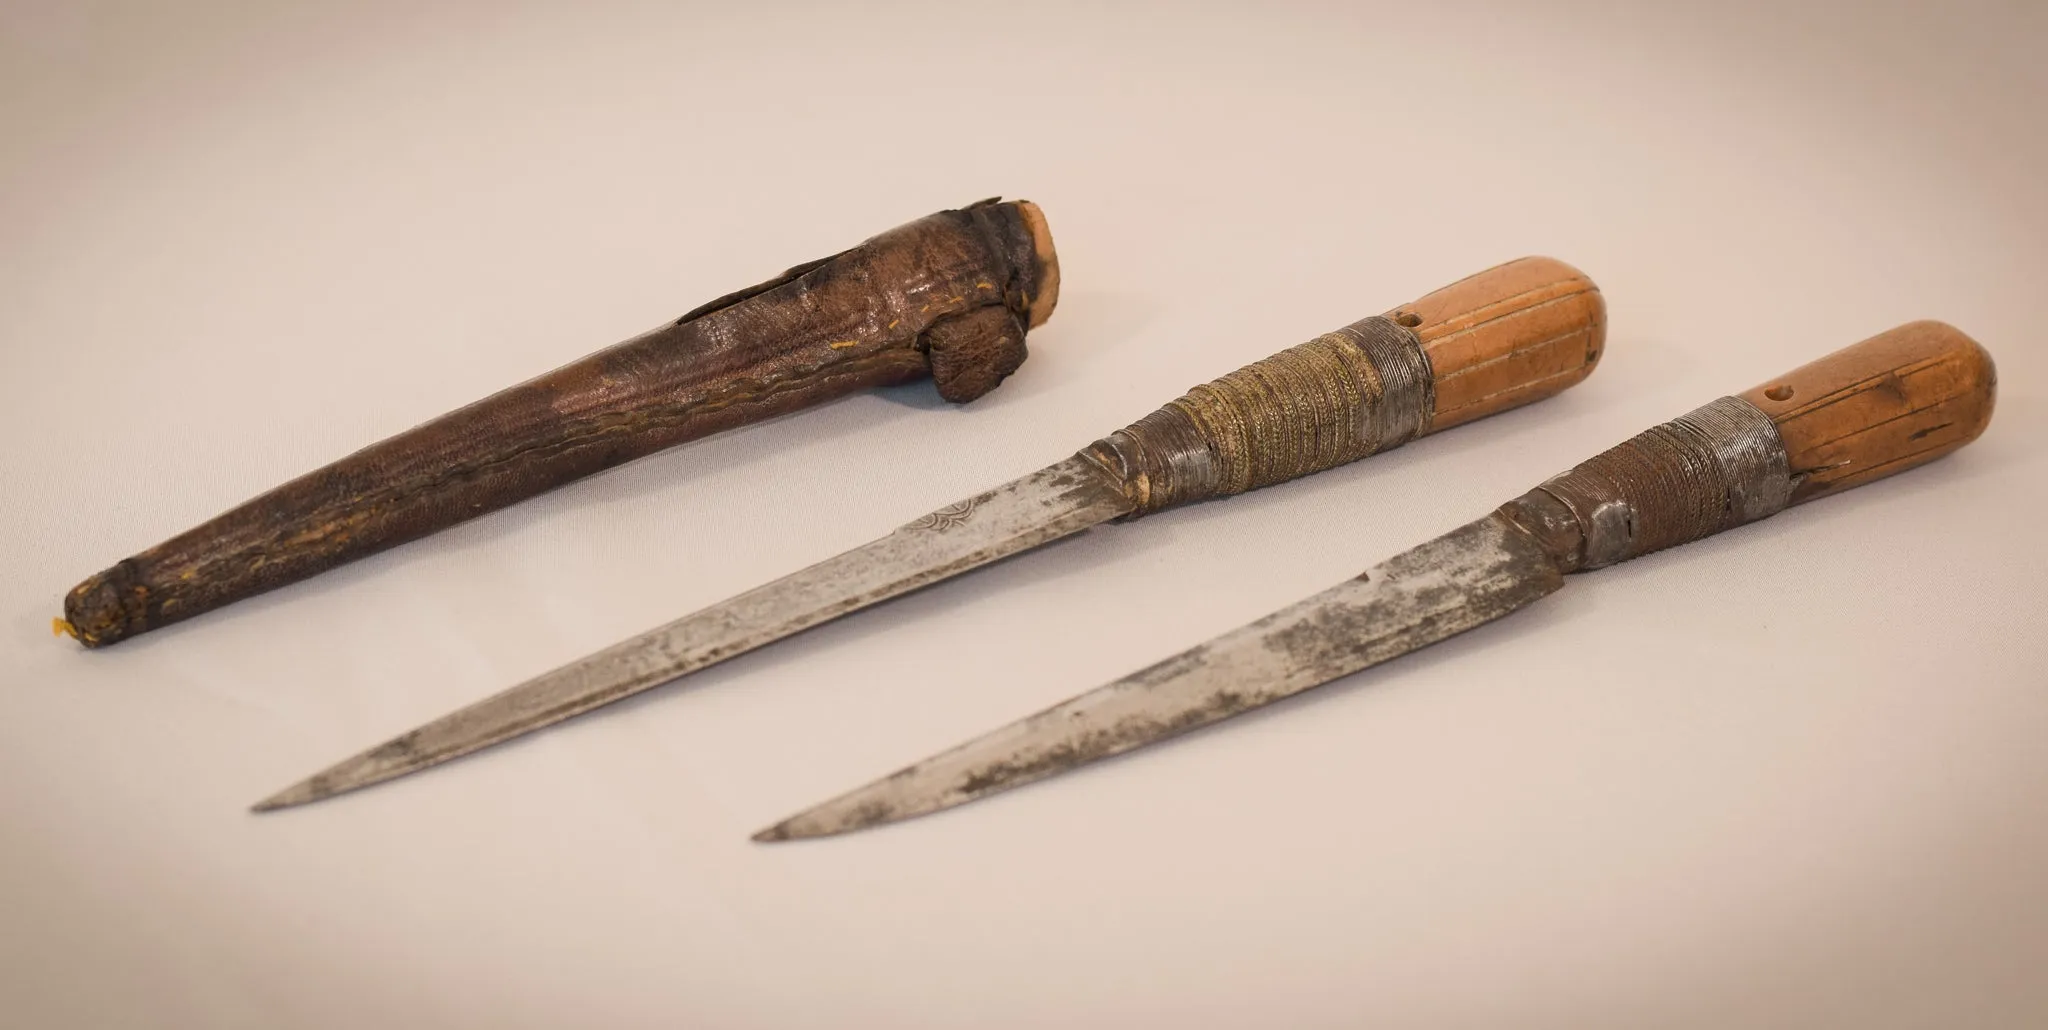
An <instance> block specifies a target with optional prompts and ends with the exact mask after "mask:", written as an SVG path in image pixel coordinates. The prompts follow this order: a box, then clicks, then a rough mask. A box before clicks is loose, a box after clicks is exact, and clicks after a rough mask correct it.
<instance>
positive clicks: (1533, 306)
mask: <svg viewBox="0 0 2048 1030" xmlns="http://www.w3.org/2000/svg"><path fill="white" fill-rule="evenodd" d="M1387 317H1388V318H1391V319H1393V320H1394V321H1395V322H1397V323H1399V324H1400V325H1403V326H1406V327H1407V328H1408V329H1410V330H1412V331H1413V332H1414V333H1415V335H1416V338H1418V339H1420V340H1421V341H1422V349H1423V351H1424V352H1425V353H1427V354H1428V355H1429V365H1430V369H1431V371H1432V372H1433V374H1434V376H1435V378H1436V411H1435V414H1434V416H1433V417H1432V418H1431V419H1430V425H1429V431H1430V432H1435V431H1437V430H1439V429H1448V428H1450V427H1451V426H1455V425H1459V424H1461V423H1465V422H1470V421H1472V420H1473V419H1476V418H1484V417H1485V416H1487V415H1492V414H1495V413H1497V412H1502V411H1506V410H1508V409H1509V408H1518V407H1521V406H1522V405H1524V404H1527V403H1529V402H1530V401H1540V400H1542V399H1543V398H1545V397H1549V396H1551V395H1553V394H1556V393H1559V392H1561V391H1563V390H1564V389H1565V388H1566V387H1569V386H1572V385H1573V384H1575V383H1577V382H1579V381H1580V380H1582V379H1584V378H1586V377H1587V376H1589V375H1592V374H1593V366H1595V365H1597V364H1599V362H1600V352H1601V349H1602V345H1603V344H1605V343H1606V340H1607V304H1606V302H1605V301H1604V300H1602V299H1601V296H1600V288H1599V287H1597V286H1595V285H1593V281H1592V280H1591V279H1588V278H1586V276H1585V274H1584V273H1583V272H1580V271H1579V270H1578V269H1576V268H1573V267H1572V266H1570V265H1567V264H1565V263H1564V262H1562V261H1559V260H1556V259H1555V258H1547V257H1525V258H1522V259H1520V260H1518V261H1510V262H1508V263H1507V264H1504V265H1495V266H1494V267H1492V268H1489V269H1487V270H1486V271H1484V272H1481V273H1479V274H1478V275H1474V276H1469V277H1467V278H1464V279H1460V280H1458V281H1457V282H1454V283H1452V284H1451V285H1449V286H1446V287H1444V288H1443V289H1441V290H1437V291H1436V292H1434V293H1431V294H1429V295H1428V296H1426V297H1423V298H1421V299H1420V300H1417V301H1415V302H1414V303H1412V304H1403V305H1402V306H1400V307H1398V308H1395V309H1394V310H1392V311H1389V312H1387Z"/></svg>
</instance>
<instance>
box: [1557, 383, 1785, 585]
mask: <svg viewBox="0 0 2048 1030" xmlns="http://www.w3.org/2000/svg"><path fill="white" fill-rule="evenodd" d="M1792 485H1793V481H1792V474H1791V470H1790V468H1789V465H1788V463H1787V460H1786V457H1785V443H1784V441H1783V440H1781V439H1780V438H1779V436H1778V427H1777V426H1776V425H1775V424H1773V423H1772V422H1771V419H1770V416H1768V415H1765V414H1764V413H1763V412H1762V411H1759V410H1757V408H1756V406H1755V405H1753V404H1751V403H1749V402H1748V401H1745V400H1743V399H1742V398H1740V397H1723V398H1721V399H1720V400H1717V401H1714V402H1713V403H1711V404H1707V405H1705V406H1703V407H1700V408H1697V409H1695V410H1693V411H1691V412H1689V413H1687V414H1685V415H1683V416H1680V417H1679V418H1676V419H1673V420H1671V421H1669V422H1666V423H1664V424H1663V425H1660V426H1656V427H1654V428H1652V429H1650V430H1648V431H1647V432H1644V433H1641V434H1639V435H1637V436H1636V437H1635V438H1634V439H1631V440H1629V441H1627V442H1625V443H1623V444H1621V445H1619V446H1616V447H1614V448H1612V449H1610V450H1608V451H1606V452H1604V453H1602V454H1599V455H1597V456H1595V457H1593V458H1591V459H1589V460H1587V461H1585V462H1582V463H1581V464H1579V465H1578V466H1577V467H1575V468H1573V469H1572V470H1571V471H1569V472H1566V473H1563V474H1561V475H1558V476H1553V477H1551V478H1550V479H1549V480H1547V481H1545V482H1544V483H1543V485H1542V486H1540V487H1538V488H1537V489H1536V490H1535V491H1533V492H1532V496H1533V494H1537V493H1540V494H1546V495H1548V497H1549V498H1552V499H1555V501H1556V502H1558V503H1561V504H1562V505H1563V506H1564V507H1565V509H1566V510H1568V511H1569V512H1570V513H1571V516H1572V518H1573V520H1574V521H1576V522H1577V527H1576V528H1577V534H1576V536H1577V538H1578V542H1579V544H1580V546H1579V547H1578V548H1577V551H1576V554H1567V555H1561V556H1560V557H1561V558H1563V559H1564V562H1565V564H1566V565H1567V566H1568V567H1569V569H1597V568H1600V567H1602V566H1605V565H1612V564H1614V563H1615V562H1619V561H1626V560H1628V559H1630V558H1634V557H1637V556H1640V555H1644V554H1648V553H1650V552H1651V551H1657V550H1662V549H1663V548H1666V547H1673V546H1676V545H1678V544H1682V543H1686V542H1689V541H1692V540H1698V539H1700V538H1701V537H1704V536H1709V535H1712V534H1714V533H1719V532H1721V531H1722V530H1724V529H1730V528H1733V527H1735V526H1739V525H1742V524H1743V523H1745V522H1754V521H1756V520H1758V519H1761V518H1765V517H1768V516H1771V515H1775V514H1777V513H1778V512H1780V511H1783V510H1785V506H1786V504H1787V503H1788V502H1789V501H1790V500H1791V497H1792Z"/></svg>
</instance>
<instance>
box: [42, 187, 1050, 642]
mask: <svg viewBox="0 0 2048 1030" xmlns="http://www.w3.org/2000/svg"><path fill="white" fill-rule="evenodd" d="M1058 294H1059V264H1058V261H1057V258H1056V257H1055V255H1054V252H1053V248H1052V238H1051V236H1050V234H1049V233H1048V232H1047V230H1046V225H1045V220H1044V218H1043V216H1042V215H1041V214H1040V213H1039V211H1038V209H1037V208H1036V207H1035V206H1033V205H1032V204H1030V203H1029V202H1027V201H1014V202H998V201H994V200H989V201H983V202H981V203H978V204H974V205H971V206H969V207H967V208H964V209H961V210H955V211H941V212H939V213H938V214H934V215H930V216H928V217H925V218H921V219H919V220H917V221H915V222H911V223H909V224H908V225H903V226H899V227H897V228H895V229H892V230H890V231H888V232H885V233H883V234H881V235H880V236H876V237H874V238H873V239H870V240H868V241H867V242H865V243H862V244H861V245H860V246H857V247H854V248H853V249H851V250H848V251H844V252H842V253H839V254H835V255H833V256H831V257H828V258H824V259H821V260H818V261H813V262H810V263H808V264H803V265H799V266H797V267H795V268H792V269H790V270H789V271H787V272H785V273H783V274H782V275H780V276H778V277H776V278H774V279H771V280H769V281H768V282H765V283H762V284H760V285H759V286H755V287H752V288H750V289H745V290H741V291H739V292H737V293H733V294H729V295H727V296H724V297H720V298H719V299H717V300H714V301H712V302H711V303H709V304H706V305H704V306H703V307H700V308H698V309H696V310H694V311H691V312H690V313H688V314H686V315H684V316H682V317H681V318H679V319H677V320H676V321H674V322H672V323H670V324H668V325H664V326H662V327H660V328H658V329H655V330H653V331H651V332H648V333H646V334H644V335H641V336H639V337H636V338H634V339H631V340H628V341H626V342H624V343H621V344H618V345H616V346H613V347H609V348H606V349H605V350H601V351H598V352H597V353H595V354H592V355H590V356H588V357H586V358H583V359H582V360H580V361H576V362H574V363H572V364H569V365H565V366H563V367H562V368H558V369H556V370H555V371H553V372H549V373H547V374H546V375H543V376H541V377H539V378H537V379H533V380H531V381H528V382H525V383H521V384H520V385H518V386H514V387H512V388H510V389H508V390H504V391H502V392H499V393H497V394H494V395H492V396H490V397H487V398H485V399H483V400H481V401H478V402H476V403H475V404H471V405H469V406H468V407H465V408H462V409H460V410H457V411H454V412H451V413H449V414H447V415H443V416H441V417H440V418H437V419H435V420H433V421H431V422H428V423H426V424H425V425H422V426H418V427H416V428H414V429H411V430H408V431H406V432H404V433H400V434H399V435H397V436H394V437H392V438H390V439H388V440H385V441H383V442H381V443H377V444H374V445H372V446H370V447H367V448H364V449H363V450H360V451H357V452H356V453H354V454H351V455H349V456H348V457H346V458H343V459H341V460H340V461H337V462H335V463H334V464H332V465H328V466H327V467H325V468H322V469H319V470H318V471H315V472H312V473H309V474H307V475H304V476H301V477H299V478H298V479H294V480H292V481H291V482H289V483H286V484H284V485H283V486H280V487H278V488H277V489H275V490H272V491H270V492H269V493H266V494H263V495H262V496H260V497H257V498H256V499H254V500H251V501H249V502H247V503H245V504H243V505H241V506H240V507H237V508H235V509H233V510H232V511H229V512H227V513H225V514H223V515H220V516H218V517H217V518H214V519H213V520H211V521H209V522H207V523H205V524H203V525H201V526H198V527H197V528H194V529H192V530H190V531H188V532H185V533H183V534H180V535H178V536H176V537H173V538H171V539H170V540H167V541H165V542H163V543H161V544H158V545H157V546H155V547H152V548H150V549H149V550H147V551H144V552H142V553H140V554H137V555H135V556H134V557H132V558H129V559H127V560H125V561H123V562H120V563H119V564H117V565H115V566H114V567H112V568H110V569H108V570H106V571H105V572H102V573H100V574H99V575H96V576H93V577H91V578H90V579H87V580H86V581H85V582H83V583H80V584H79V585H78V586H76V587H74V588H73V589H72V590H71V592H70V593H69V594H68V595H67V596H66V597H65V599H64V620H63V622H62V623H60V627H61V628H64V629H66V630H68V631H69V632H70V633H72V635H74V636H76V637H77V638H78V639H79V640H80V641H81V642H82V643H84V644H85V645H86V646H88V647H98V646H100V645H103V644H110V643H113V642H115V641H117V640H122V639H124V638H127V637H131V636H134V635H136V634H138V633H143V632H147V631H149V630H152V629H155V628H157V627H159V626H164V625H168V624H170V623H172V622H176V621H178V620H180V619H186V618H190V617H192V616H194V615H198V614H199V613H201V612H205V611H209V610H211V609H214V608H218V607H220V606H222V605H225V604H229V603H231V602H234V601H237V600H240V599H242V598H245V597H249V596H251V595H254V594H258V593H261V592H263V591H266V590H270V589H273V588H276V587H280V586H283V585H285V584H287V583H292V582H296V581H298V580H301V579H305V578H306V577H308V576H312V575H314V574H316V573H319V572H322V571H325V570H327V569H330V568H333V567H335V566H337V565H340V564H342V563H344V562H349V561H353V560H355V559H357V558H360V557H363V556H365V555H368V554H373V553H375V552H377V551H381V550H383V549H385V548H387V547H392V546H395V545H397V544H401V543H404V542H405V541H408V540H413V539H417V538H419V537H422V536H425V535H427V534H429V533H432V532H434V531H435V530H438V529H442V528H444V527H447V526H451V525H454V524H456V523H458V522H462V521H464V520H466V519H469V518H473V517H475V516H477V515H481V514H483V513H484V512H487V511H491V510H494V509H497V508H502V507H504V506H506V505H508V504H511V503H513V502H515V501H519V500H523V499H525V498H528V497H531V496H533V495H535V494H537V493H540V492H542V491H544V490H548V489H551V488H553V487H557V486H560V485H562V484H563V483H567V482H570V481H572V480H575V479H579V478H581V477H583V476H587V475H589V474H591V473H593V472H596V471H599V470H600V469H605V468H609V467H611V466H613V465H617V464H620V463H621V462H626V461H631V460H632V459H634V458H638V457H641V456H642V455H646V454H649V453H652V452H654V451H658V450H661V449H662V448H664V447H670V446H673V445H675V444H678V443H682V442H684V441H686V440H694V439H696V438H698V437H701V436H706V435H708V434H711V433H716V432H719V431H721V430H725V429H730V428H732V427H734V426H741V425H746V424H748V423H751V422H756V421H760V420H762V419H766V418H770V417H772V416H775V415H780V414H784V413H786V412H791V411H795V410H797V409H800V408H806V407H810V406H811V405H814V404H817V403H820V402H822V401H826V400H830V399H833V398H836V397H841V396H844V395H846V394H849V393H854V392H856V391H859V390H863V389H867V388H870V387H875V386H883V385H888V384H893V383H902V382H907V381H910V380H914V379H918V378H922V377H924V376H931V377H932V379H933V380H934V382H935V384H936V385H937V387H938V391H939V395H940V396H942V397H944V398H945V399H947V400H949V401H969V400H973V399H974V398H976V397H979V396H981V395H982V394H984V393H986V392H988V391H989V390H991V389H994V388H995V386H996V384H998V383H1000V382H1002V380H1003V378H1004V377H1005V376H1007V375H1009V374H1010V373H1011V372H1013V371H1015V370H1016V369H1017V367H1018V366H1019V365H1020V364H1021V363H1022V362H1023V361H1024V355H1025V350H1024V335H1025V332H1026V330H1027V329H1028V328H1030V327H1033V326H1037V325H1039V324H1040V323H1042V322H1044V321H1045V319H1046V318H1047V317H1048V316H1049V315H1050V314H1051V313H1052V308H1053V304H1054V302H1055V301H1056V299H1057V298H1058Z"/></svg>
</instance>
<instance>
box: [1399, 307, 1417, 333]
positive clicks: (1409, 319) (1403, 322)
mask: <svg viewBox="0 0 2048 1030" xmlns="http://www.w3.org/2000/svg"><path fill="white" fill-rule="evenodd" d="M1394 324H1395V325H1398V326H1400V327H1401V328H1403V329H1413V328H1415V327H1416V326H1418V325H1421V324H1422V316H1421V315H1418V314H1416V313H1415V312H1413V311H1397V312H1395V313H1394Z"/></svg>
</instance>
